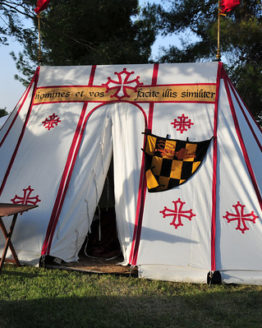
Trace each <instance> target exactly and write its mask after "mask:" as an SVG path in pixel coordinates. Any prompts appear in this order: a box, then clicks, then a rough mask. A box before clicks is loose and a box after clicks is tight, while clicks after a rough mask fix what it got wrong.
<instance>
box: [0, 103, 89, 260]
mask: <svg viewBox="0 0 262 328" xmlns="http://www.w3.org/2000/svg"><path fill="white" fill-rule="evenodd" d="M82 107H83V104H48V105H40V106H34V108H33V111H32V115H31V116H30V119H29V122H28V126H27V129H26V132H25V135H24V138H23V140H22V143H21V145H20V148H19V150H18V153H17V155H16V158H15V161H14V164H13V167H12V170H11V172H10V175H9V177H8V180H7V183H6V186H5V188H4V191H3V194H2V196H1V202H7V203H9V202H10V200H11V199H12V198H13V197H14V196H15V195H18V196H23V189H27V187H28V186H31V188H33V189H34V191H33V192H32V194H31V197H33V196H36V195H39V199H40V200H41V202H39V203H37V205H39V207H38V208H37V209H34V210H32V211H29V212H26V213H24V214H23V215H22V216H20V217H19V219H18V221H17V224H16V227H15V231H14V234H13V240H14V245H15V249H16V250H17V253H18V257H19V256H20V252H22V251H23V254H24V257H21V260H25V261H31V260H33V259H36V258H39V257H40V254H41V248H42V244H43V241H44V237H45V233H46V229H47V225H48V223H49V219H50V216H51V212H52V208H53V204H54V202H55V198H56V194H57V190H58V186H59V183H60V179H61V176H62V173H63V170H64V166H65V163H66V159H67V155H68V152H69V148H70V145H71V143H72V139H73V136H74V133H75V129H76V126H77V123H78V120H79V116H80V113H81V111H82ZM53 113H56V115H58V116H59V118H60V120H61V123H59V125H58V127H59V128H58V127H55V128H53V129H50V130H48V129H47V128H45V127H44V126H43V124H42V122H43V121H44V120H45V119H46V118H48V117H49V116H50V115H52V114H53ZM31 163H34V165H33V166H32V165H31ZM1 240H2V239H1ZM25 254H27V255H25Z"/></svg>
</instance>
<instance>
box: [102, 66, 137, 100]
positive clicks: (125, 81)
mask: <svg viewBox="0 0 262 328" xmlns="http://www.w3.org/2000/svg"><path fill="white" fill-rule="evenodd" d="M115 74H116V75H117V78H118V80H113V79H111V78H110V77H108V81H107V83H105V84H103V85H104V86H105V87H106V92H108V91H110V90H114V94H112V95H111V98H112V97H116V98H118V99H119V100H120V99H122V98H124V97H129V95H128V93H127V91H128V89H130V90H133V91H134V92H136V91H137V88H138V87H139V86H141V85H142V84H143V83H140V82H139V78H140V76H137V77H136V78H135V79H130V80H129V78H130V76H131V75H132V74H134V72H133V71H132V72H128V71H127V70H126V68H124V69H123V71H122V72H120V73H117V72H115Z"/></svg>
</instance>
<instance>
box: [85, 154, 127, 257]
mask: <svg viewBox="0 0 262 328" xmlns="http://www.w3.org/2000/svg"><path fill="white" fill-rule="evenodd" d="M79 256H80V257H81V256H86V257H89V258H94V259H99V260H105V261H109V260H113V259H118V261H121V260H123V256H122V252H121V248H120V244H119V240H118V233H117V225H116V213H115V198H114V168H113V158H112V159H111V163H110V166H109V170H108V173H107V177H106V180H105V184H104V187H103V191H102V195H101V197H100V200H99V203H98V205H97V208H96V211H95V215H94V218H93V221H92V224H91V228H90V231H89V233H88V235H87V237H86V239H85V242H84V244H83V246H82V248H81V250H80V252H79Z"/></svg>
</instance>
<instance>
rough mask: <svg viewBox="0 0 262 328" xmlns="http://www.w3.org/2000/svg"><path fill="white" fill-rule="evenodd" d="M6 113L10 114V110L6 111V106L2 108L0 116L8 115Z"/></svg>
mask: <svg viewBox="0 0 262 328" xmlns="http://www.w3.org/2000/svg"><path fill="white" fill-rule="evenodd" d="M6 115H8V112H7V111H6V107H5V108H0V117H3V116H6Z"/></svg>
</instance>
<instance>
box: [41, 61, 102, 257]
mask: <svg viewBox="0 0 262 328" xmlns="http://www.w3.org/2000/svg"><path fill="white" fill-rule="evenodd" d="M95 71H96V65H93V66H92V69H91V72H90V77H89V84H88V85H89V86H91V85H92V83H93V81H94V76H95ZM86 109H87V103H84V106H83V108H82V112H81V115H80V118H79V121H78V124H77V128H76V131H75V134H74V138H73V141H72V144H71V147H70V151H69V154H68V157H67V162H66V165H65V168H64V172H63V175H62V178H61V182H60V186H59V189H58V193H57V197H56V200H55V204H54V207H53V210H52V214H51V218H50V221H49V224H48V227H47V231H46V236H45V240H44V243H43V246H42V252H41V255H46V254H49V253H50V249H51V245H52V240H53V237H54V233H55V229H56V226H57V222H58V219H59V216H60V213H61V210H62V207H63V203H64V200H65V196H66V193H67V190H68V187H69V182H70V180H71V176H72V173H73V169H74V166H75V162H76V159H77V155H78V151H79V148H80V145H81V141H82V138H83V134H84V130H85V126H86V122H87V119H86V120H85V121H84V117H85V114H86ZM83 121H84V124H83Z"/></svg>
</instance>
